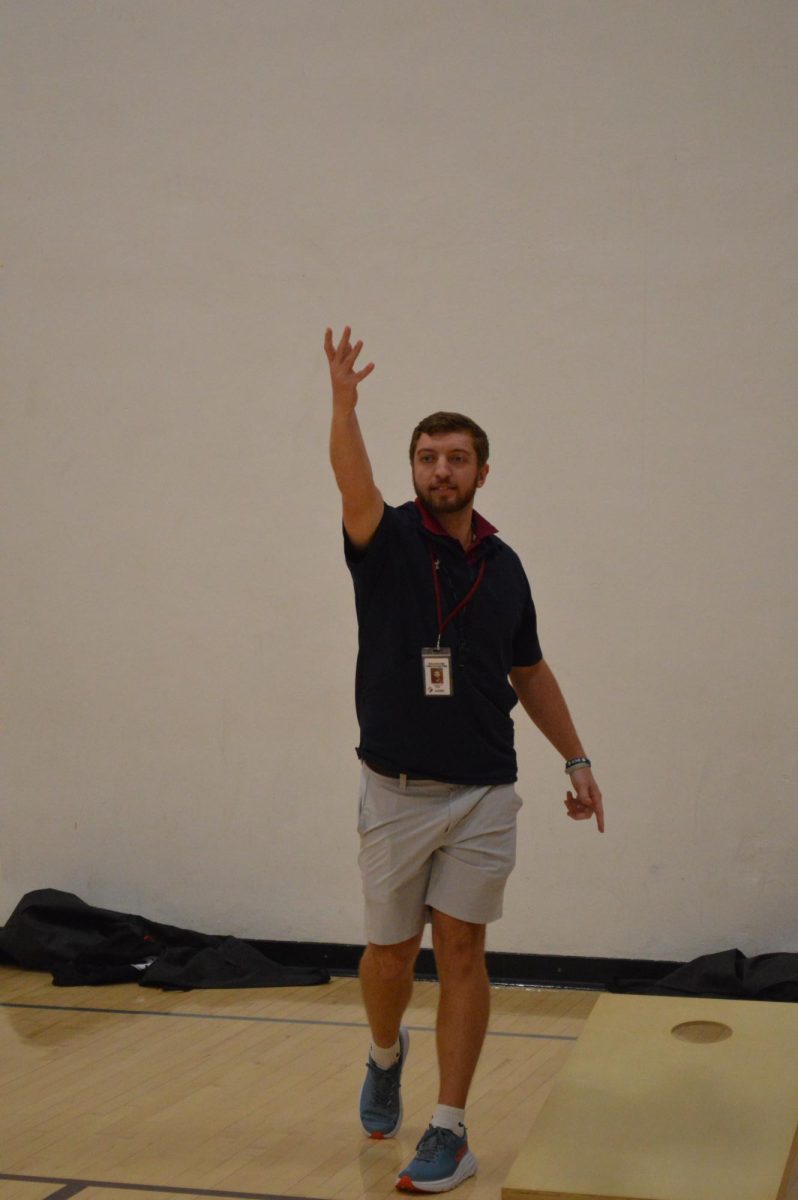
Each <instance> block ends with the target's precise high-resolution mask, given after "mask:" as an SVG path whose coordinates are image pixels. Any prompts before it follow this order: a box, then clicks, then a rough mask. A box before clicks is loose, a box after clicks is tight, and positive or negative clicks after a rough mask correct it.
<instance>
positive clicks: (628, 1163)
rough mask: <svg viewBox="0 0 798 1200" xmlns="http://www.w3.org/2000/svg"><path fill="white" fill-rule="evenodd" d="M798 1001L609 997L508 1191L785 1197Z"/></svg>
mask: <svg viewBox="0 0 798 1200" xmlns="http://www.w3.org/2000/svg"><path fill="white" fill-rule="evenodd" d="M797 1128H798V1004H787V1003H770V1002H766V1001H748V1000H703V999H692V998H682V997H670V996H667V997H660V996H614V995H602V996H600V997H599V999H598V1002H597V1003H596V1006H595V1008H594V1009H593V1011H592V1012H591V1014H590V1016H589V1017H588V1019H587V1021H586V1023H585V1027H584V1030H583V1031H582V1035H581V1036H580V1038H579V1040H578V1042H577V1043H576V1045H575V1046H574V1048H573V1050H572V1052H571V1054H570V1056H569V1057H568V1059H567V1060H566V1063H565V1065H564V1067H563V1068H562V1070H561V1071H560V1072H559V1074H558V1075H557V1077H556V1079H555V1082H554V1085H553V1087H552V1090H551V1092H550V1093H549V1095H548V1097H547V1099H546V1101H545V1103H544V1105H543V1108H542V1109H541V1111H540V1114H539V1116H538V1118H537V1120H536V1121H535V1124H534V1126H533V1128H532V1132H531V1133H530V1135H529V1137H528V1139H527V1141H526V1143H525V1144H524V1146H523V1147H522V1149H521V1152H520V1154H519V1155H518V1157H517V1159H516V1160H515V1163H514V1164H513V1167H512V1169H511V1170H510V1174H509V1175H508V1176H507V1180H506V1182H505V1184H504V1187H503V1188H502V1200H531V1198H533V1197H534V1198H535V1200H783V1197H784V1194H785V1191H786V1189H787V1186H788V1184H789V1178H790V1173H791V1167H792V1162H793V1160H794V1157H795V1154H796V1151H798V1138H797V1137H796V1129H797Z"/></svg>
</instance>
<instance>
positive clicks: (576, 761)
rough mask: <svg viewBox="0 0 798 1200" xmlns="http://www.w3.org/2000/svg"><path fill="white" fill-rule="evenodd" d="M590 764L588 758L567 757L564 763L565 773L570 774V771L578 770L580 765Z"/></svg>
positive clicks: (587, 765)
mask: <svg viewBox="0 0 798 1200" xmlns="http://www.w3.org/2000/svg"><path fill="white" fill-rule="evenodd" d="M590 765H591V763H590V759H589V758H569V759H568V762H567V763H566V764H565V773H566V775H570V774H571V772H572V771H578V770H579V769H580V768H581V767H589V766H590Z"/></svg>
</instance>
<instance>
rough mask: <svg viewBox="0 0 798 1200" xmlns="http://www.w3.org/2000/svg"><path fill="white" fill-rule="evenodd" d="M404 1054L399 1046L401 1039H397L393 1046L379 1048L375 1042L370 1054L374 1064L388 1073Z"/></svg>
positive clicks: (372, 1044)
mask: <svg viewBox="0 0 798 1200" xmlns="http://www.w3.org/2000/svg"><path fill="white" fill-rule="evenodd" d="M401 1053H402V1048H401V1046H400V1044H399V1038H397V1039H396V1041H395V1042H394V1044H393V1045H392V1046H387V1047H385V1046H378V1045H377V1044H376V1043H375V1042H372V1043H371V1048H370V1050H369V1054H370V1055H371V1057H372V1058H373V1059H374V1062H375V1063H376V1064H377V1066H378V1067H380V1068H381V1070H383V1071H387V1070H388V1068H389V1067H393V1066H395V1065H396V1063H398V1062H399V1055H400V1054H401Z"/></svg>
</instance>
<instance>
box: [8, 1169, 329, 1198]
mask: <svg viewBox="0 0 798 1200" xmlns="http://www.w3.org/2000/svg"><path fill="white" fill-rule="evenodd" d="M0 1179H5V1180H8V1181H10V1182H12V1183H60V1184H61V1185H62V1186H61V1188H60V1189H59V1191H57V1192H54V1193H53V1194H52V1196H48V1197H47V1200H67V1197H69V1196H77V1195H79V1194H80V1192H82V1191H84V1190H85V1189H86V1188H101V1189H102V1190H104V1191H114V1192H161V1193H163V1195H166V1196H209V1197H218V1198H219V1200H316V1198H315V1197H313V1196H282V1195H279V1196H278V1195H275V1194H274V1192H226V1191H220V1190H219V1189H217V1188H201V1187H164V1186H163V1185H161V1184H151V1183H115V1182H113V1181H112V1180H110V1179H63V1178H61V1179H59V1178H55V1177H53V1176H52V1175H7V1174H5V1173H4V1172H0Z"/></svg>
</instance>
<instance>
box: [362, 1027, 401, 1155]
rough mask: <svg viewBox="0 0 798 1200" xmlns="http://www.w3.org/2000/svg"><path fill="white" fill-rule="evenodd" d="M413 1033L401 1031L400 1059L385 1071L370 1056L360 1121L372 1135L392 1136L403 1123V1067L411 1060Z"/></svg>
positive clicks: (379, 1136) (378, 1136) (367, 1064)
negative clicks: (410, 1051)
mask: <svg viewBox="0 0 798 1200" xmlns="http://www.w3.org/2000/svg"><path fill="white" fill-rule="evenodd" d="M409 1046H410V1034H409V1033H408V1032H407V1030H406V1029H405V1028H404V1026H403V1027H402V1028H401V1029H400V1030H399V1061H398V1062H397V1063H396V1065H395V1066H393V1067H388V1068H387V1069H386V1070H384V1071H383V1070H382V1068H381V1067H378V1066H377V1064H376V1063H375V1061H374V1059H373V1058H372V1057H371V1055H369V1060H368V1062H367V1063H366V1066H367V1068H368V1070H367V1072H366V1079H365V1082H364V1084H363V1088H362V1090H361V1093H360V1124H361V1125H362V1126H363V1128H364V1130H365V1131H366V1133H367V1134H368V1135H369V1137H371V1138H389V1137H393V1135H394V1134H395V1133H398V1132H399V1126H400V1125H401V1124H402V1090H401V1088H402V1083H401V1080H402V1067H403V1066H404V1065H405V1061H406V1059H407V1051H408V1048H409Z"/></svg>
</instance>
